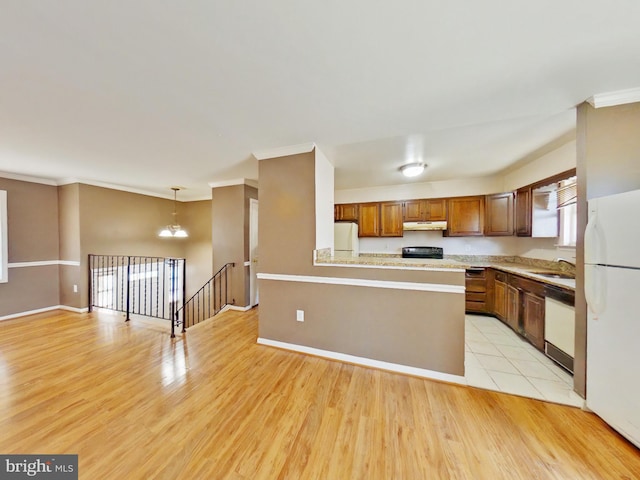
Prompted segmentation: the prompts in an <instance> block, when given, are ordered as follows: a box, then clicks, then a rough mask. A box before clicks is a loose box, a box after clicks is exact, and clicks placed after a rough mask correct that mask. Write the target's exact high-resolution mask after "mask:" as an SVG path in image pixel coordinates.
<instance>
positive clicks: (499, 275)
mask: <svg viewBox="0 0 640 480" xmlns="http://www.w3.org/2000/svg"><path fill="white" fill-rule="evenodd" d="M495 278H496V280H497V281H499V282H503V283H507V274H506V273H504V272H499V271H498V270H495Z"/></svg>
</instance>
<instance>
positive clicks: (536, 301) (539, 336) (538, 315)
mask: <svg viewBox="0 0 640 480" xmlns="http://www.w3.org/2000/svg"><path fill="white" fill-rule="evenodd" d="M523 303H524V309H523V324H524V336H525V337H526V338H527V340H529V341H530V342H531V343H532V344H533V346H534V347H536V348H537V349H538V350H544V298H541V297H539V296H537V295H534V294H532V293H529V292H524V299H523Z"/></svg>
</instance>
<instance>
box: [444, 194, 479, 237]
mask: <svg viewBox="0 0 640 480" xmlns="http://www.w3.org/2000/svg"><path fill="white" fill-rule="evenodd" d="M483 233H484V197H459V198H450V199H449V205H448V220H447V231H446V234H447V236H449V237H472V236H482V235H483Z"/></svg>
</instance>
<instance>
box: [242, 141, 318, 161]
mask: <svg viewBox="0 0 640 480" xmlns="http://www.w3.org/2000/svg"><path fill="white" fill-rule="evenodd" d="M314 148H316V144H315V143H313V142H311V143H301V144H299V145H289V146H286V147H277V148H270V149H266V150H259V151H257V152H253V156H254V157H256V159H258V160H268V159H270V158H278V157H288V156H289V155H298V154H300V153H309V152H310V151H312V150H313V149H314Z"/></svg>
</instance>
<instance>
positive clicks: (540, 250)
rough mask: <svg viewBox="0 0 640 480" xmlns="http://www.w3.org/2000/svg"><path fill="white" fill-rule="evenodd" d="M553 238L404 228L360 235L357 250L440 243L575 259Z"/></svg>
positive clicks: (463, 251)
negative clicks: (449, 234) (390, 232)
mask: <svg viewBox="0 0 640 480" xmlns="http://www.w3.org/2000/svg"><path fill="white" fill-rule="evenodd" d="M556 242H557V239H556V238H527V237H443V236H442V232H405V234H404V236H403V237H390V238H361V239H360V253H384V254H400V253H401V252H402V247H409V246H416V245H420V246H422V245H425V246H430V247H442V248H443V249H444V253H445V255H473V256H477V255H492V256H495V255H499V256H519V257H527V258H535V259H541V260H550V261H552V260H554V259H556V258H558V257H564V258H567V259H569V260H572V261H573V259H575V251H573V250H571V249H569V250H567V249H558V248H556V246H555V243H556Z"/></svg>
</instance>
